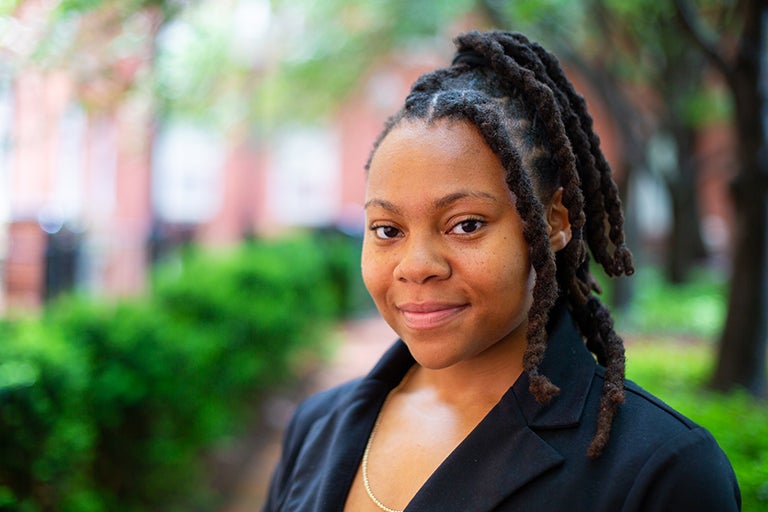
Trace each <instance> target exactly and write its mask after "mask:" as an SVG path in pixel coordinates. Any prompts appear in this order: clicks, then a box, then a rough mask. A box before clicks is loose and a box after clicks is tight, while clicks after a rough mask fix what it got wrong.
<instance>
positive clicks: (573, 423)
mask: <svg viewBox="0 0 768 512" xmlns="http://www.w3.org/2000/svg"><path fill="white" fill-rule="evenodd" d="M413 364H415V361H414V360H413V358H412V357H411V355H410V353H409V352H408V349H407V347H406V346H405V344H404V343H403V342H402V341H398V342H397V343H395V344H394V345H393V346H392V347H391V348H390V349H389V350H388V351H387V353H386V354H385V355H384V356H383V358H382V359H381V360H380V361H379V362H378V364H377V365H376V367H375V368H374V369H373V370H372V371H371V372H370V373H369V374H368V375H367V376H366V377H364V378H362V379H358V380H355V381H352V382H349V383H346V384H343V385H341V386H339V387H336V388H333V389H331V390H328V391H324V392H322V393H319V394H317V395H315V396H313V397H310V398H309V399H307V400H306V401H304V402H303V403H302V404H301V405H300V406H299V408H298V410H297V411H296V414H295V415H294V417H293V419H292V421H291V423H290V425H289V426H288V429H287V431H286V433H285V439H284V445H283V454H282V459H281V460H280V463H279V464H278V466H277V469H276V471H275V474H274V476H273V480H272V484H271V487H270V491H269V496H268V498H267V503H266V504H265V506H264V509H263V510H264V511H265V512H273V511H285V512H300V511H315V512H319V511H340V510H342V509H343V507H344V503H345V500H346V496H347V493H348V491H349V488H350V486H351V485H352V480H353V479H354V477H355V473H356V471H357V468H358V466H359V464H360V460H361V458H362V454H363V450H364V448H365V444H366V442H367V440H368V436H369V434H370V432H371V429H372V428H373V424H374V422H375V420H376V416H377V415H378V412H379V409H380V408H381V406H382V403H383V402H384V399H385V398H386V396H387V394H388V393H389V391H390V390H392V389H393V388H394V387H395V386H397V385H398V384H399V383H400V381H401V380H402V378H403V377H404V376H405V374H406V372H407V371H408V369H409V368H410V367H411V366H412V365H413ZM540 368H541V372H542V373H543V374H545V375H547V376H548V377H549V378H550V379H551V380H552V382H554V383H555V384H556V385H558V386H559V387H560V390H561V392H560V395H558V396H557V397H555V398H554V399H553V400H552V401H551V402H550V403H549V404H547V405H542V404H539V403H538V402H536V400H535V399H534V398H533V396H532V395H531V394H530V392H529V391H528V377H527V375H526V374H525V373H524V374H523V375H522V376H521V377H520V378H519V379H518V380H517V382H516V383H515V384H514V386H512V387H511V388H510V389H509V391H507V393H506V394H505V395H504V396H503V397H502V399H501V401H500V402H499V403H498V404H497V405H496V406H495V407H494V408H493V409H492V410H491V411H490V412H489V413H488V415H487V416H486V417H485V418H484V419H483V420H482V421H481V422H480V424H478V426H477V427H476V428H475V429H474V430H473V431H472V432H471V433H470V434H469V436H467V438H466V439H465V440H464V441H463V442H462V443H461V444H460V445H459V446H458V447H457V448H456V449H455V450H454V451H453V452H452V453H451V454H450V455H449V456H448V458H447V459H446V460H445V461H444V462H443V463H442V464H441V465H440V467H438V468H437V470H436V471H435V472H434V473H433V474H432V476H431V477H430V478H429V479H428V480H427V482H426V483H425V484H424V486H423V487H422V488H421V490H420V491H419V492H418V493H417V494H416V496H414V498H413V500H412V501H411V503H410V504H409V505H408V507H407V508H406V509H405V510H406V511H441V512H450V511H456V512H459V511H460V512H470V511H491V510H494V511H515V512H519V511H589V512H599V511H605V512H619V511H623V512H630V511H676V512H681V511H682V512H685V511H697V512H730V511H737V510H740V509H741V498H740V494H739V488H738V484H737V482H736V477H735V475H734V473H733V469H732V468H731V465H730V463H729V462H728V459H727V458H726V456H725V454H724V453H723V452H722V450H721V449H720V447H719V446H718V445H717V443H716V441H715V440H714V438H713V437H712V436H711V435H710V433H709V432H707V431H706V430H705V429H704V428H702V427H700V426H698V425H696V424H695V423H693V422H692V421H690V420H689V419H687V418H685V417H684V416H682V415H681V414H680V413H678V412H676V411H675V410H673V409H672V408H670V407H669V406H667V405H666V404H664V403H663V402H661V401H660V400H659V399H657V398H655V397H654V396H652V395H650V394H649V393H648V392H646V391H645V390H643V389H641V388H640V387H639V386H637V385H635V384H634V383H632V382H629V381H628V382H627V383H626V385H625V390H626V402H625V403H624V404H623V405H621V406H620V407H619V410H618V412H617V414H616V417H615V419H614V423H613V428H612V430H611V439H610V441H609V442H608V445H607V446H606V448H605V450H604V452H603V454H602V455H601V456H600V457H599V458H598V459H596V460H591V459H590V458H589V457H587V455H586V452H587V447H588V446H589V443H590V441H591V439H592V437H593V435H594V432H595V428H596V418H597V409H598V403H599V401H600V394H601V387H602V384H603V380H604V369H603V368H602V367H601V366H598V365H597V364H596V362H595V360H594V358H593V356H592V355H591V354H590V353H589V351H588V350H587V349H586V347H585V346H584V343H583V340H582V338H581V336H580V334H579V333H578V331H577V330H576V327H575V326H574V324H573V321H572V319H571V317H570V315H569V314H568V312H567V311H565V310H564V309H563V310H561V312H560V313H558V314H557V318H556V319H555V322H554V329H553V330H552V335H551V336H550V340H549V343H548V348H547V352H546V356H545V358H544V361H543V363H542V365H541V367H540Z"/></svg>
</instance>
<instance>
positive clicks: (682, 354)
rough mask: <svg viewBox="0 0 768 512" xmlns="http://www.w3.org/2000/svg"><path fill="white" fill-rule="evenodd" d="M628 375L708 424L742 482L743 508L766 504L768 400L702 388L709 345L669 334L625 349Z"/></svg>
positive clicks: (707, 370)
mask: <svg viewBox="0 0 768 512" xmlns="http://www.w3.org/2000/svg"><path fill="white" fill-rule="evenodd" d="M627 354H628V355H627V377H628V378H630V379H632V380H635V381H636V382H638V383H639V384H640V385H642V386H644V387H645V388H646V389H648V390H649V391H651V392H652V393H654V394H655V395H657V396H658V397H660V398H661V399H663V400H664V401H666V402H667V403H669V404H670V405H671V406H672V407H674V408H675V409H677V410H679V411H680V412H682V413H683V414H685V415H686V416H688V417H690V418H691V419H692V420H694V421H696V422H697V423H699V424H700V425H703V426H704V427H706V428H707V429H708V430H709V431H710V432H712V434H713V435H714V436H715V438H716V439H717V441H718V443H719V444H720V446H721V447H722V448H723V450H724V451H725V453H726V454H727V455H728V458H729V459H730V461H731V464H732V465H733V467H734V471H735V472H736V476H737V478H738V480H739V485H740V486H741V492H742V498H743V510H745V511H746V512H751V511H758V510H766V508H768V406H766V403H765V402H760V401H758V400H756V399H754V398H752V397H750V396H749V394H748V393H746V392H735V393H731V394H728V395H722V394H718V393H714V392H709V391H706V390H705V389H704V385H705V384H704V383H705V379H706V378H707V377H708V376H709V375H710V373H711V369H712V366H713V364H714V360H713V354H712V350H711V348H710V347H707V346H706V345H702V344H693V343H690V342H688V343H686V342H680V341H675V340H672V339H667V340H658V339H656V340H654V341H653V342H648V341H643V342H636V343H632V344H630V345H629V347H628V349H627Z"/></svg>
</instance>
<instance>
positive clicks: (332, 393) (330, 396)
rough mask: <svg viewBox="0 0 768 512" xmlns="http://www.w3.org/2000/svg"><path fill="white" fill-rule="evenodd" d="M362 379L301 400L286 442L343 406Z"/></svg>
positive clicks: (286, 435) (287, 430)
mask: <svg viewBox="0 0 768 512" xmlns="http://www.w3.org/2000/svg"><path fill="white" fill-rule="evenodd" d="M360 381H361V379H355V380H351V381H348V382H345V383H344V384H340V385H338V386H335V387H333V388H330V389H326V390H324V391H320V392H318V393H315V394H313V395H310V396H309V397H308V398H306V399H304V400H303V401H301V402H300V403H299V405H298V406H297V407H296V411H295V412H294V414H293V417H292V419H291V422H290V424H289V425H288V428H287V429H286V434H285V437H286V442H290V438H291V437H295V436H299V437H303V436H302V435H301V432H306V431H307V430H308V429H309V428H310V427H311V426H312V425H313V424H314V423H316V422H317V421H319V420H320V419H322V418H324V417H326V416H328V415H329V414H332V413H333V412H334V411H335V410H337V409H338V408H339V407H341V406H342V405H343V403H345V402H346V401H347V400H348V398H349V397H350V396H351V395H352V393H353V391H354V390H355V389H356V388H357V387H358V386H359V384H360Z"/></svg>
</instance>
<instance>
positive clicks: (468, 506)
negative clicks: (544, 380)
mask: <svg viewBox="0 0 768 512" xmlns="http://www.w3.org/2000/svg"><path fill="white" fill-rule="evenodd" d="M553 313H554V314H553V318H552V320H553V322H552V325H551V329H550V333H551V334H550V337H549V341H548V343H547V350H546V353H545V357H544V360H543V362H542V364H541V367H540V368H541V372H542V373H543V374H544V375H547V376H548V377H549V378H550V379H551V380H552V382H554V383H555V384H556V385H557V386H559V387H560V394H559V395H558V396H557V397H555V398H554V399H552V401H551V402H550V403H548V404H540V403H538V402H537V401H536V399H535V398H534V397H533V396H532V395H531V393H530V391H529V390H528V387H529V382H530V381H529V379H528V375H527V374H525V373H524V374H523V375H521V376H520V378H519V379H518V380H517V382H516V383H515V385H514V386H513V387H512V388H511V389H510V390H509V391H507V393H506V394H505V395H504V397H503V398H502V399H501V401H500V402H499V403H498V404H497V405H496V407H494V408H493V409H492V410H491V411H490V412H489V413H488V415H487V416H486V417H485V418H484V419H483V421H482V422H480V424H479V425H478V426H477V428H476V429H475V430H474V431H473V432H472V433H471V434H470V435H469V436H468V437H467V439H465V440H464V441H463V442H462V443H461V444H460V445H459V446H458V447H457V448H456V450H455V451H454V452H453V453H452V454H451V455H450V456H449V457H448V458H447V459H446V460H445V461H444V462H443V464H442V465H441V466H440V467H439V468H438V469H437V471H435V473H434V474H433V475H432V476H431V477H430V479H429V480H427V482H426V483H425V484H424V487H422V489H421V490H420V491H419V492H418V493H417V494H416V496H415V497H414V499H413V500H412V501H411V503H410V504H409V505H408V507H407V508H406V511H417V510H441V511H456V512H459V511H463V512H468V511H487V510H493V509H494V508H495V507H497V506H498V505H499V504H500V503H501V502H502V501H503V500H504V499H506V498H507V497H509V496H510V495H512V494H513V493H515V492H516V491H517V490H519V489H520V488H521V487H523V486H524V485H526V484H527V483H529V482H531V481H533V480H534V479H536V478H537V477H539V476H541V475H542V474H543V473H545V472H546V471H549V470H551V469H553V468H555V467H557V466H559V465H561V464H563V463H564V461H565V459H564V457H563V456H562V455H561V454H560V453H559V452H558V451H557V450H555V449H554V448H553V447H552V446H550V445H549V444H548V443H547V442H545V441H544V440H543V439H542V438H541V437H539V435H538V434H537V433H536V432H535V430H538V429H545V430H549V429H563V428H572V427H576V426H577V425H578V424H579V422H580V421H581V416H582V413H583V411H584V404H585V401H586V396H587V392H588V390H589V387H590V384H591V382H592V379H593V378H594V373H595V364H596V363H595V360H594V358H593V357H592V355H591V354H590V353H589V351H588V350H587V349H586V347H585V346H584V341H583V339H582V338H581V335H580V334H579V333H578V331H577V330H576V327H575V325H574V324H573V320H572V318H571V316H570V314H569V313H568V311H567V310H566V308H565V307H559V308H555V310H553Z"/></svg>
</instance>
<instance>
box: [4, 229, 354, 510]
mask: <svg viewBox="0 0 768 512" xmlns="http://www.w3.org/2000/svg"><path fill="white" fill-rule="evenodd" d="M352 247H354V245H353V244H352V242H351V241H350V240H348V239H346V238H345V237H343V236H341V235H338V236H335V237H332V236H330V235H329V236H325V237H319V236H315V237H310V236H306V237H295V238H291V239H286V240H280V241H269V242H267V241H258V242H251V243H248V244H246V245H244V246H242V247H240V248H238V249H236V250H232V251H229V252H227V253H215V254H214V253H209V252H203V251H199V250H190V251H189V252H187V253H186V254H184V255H183V257H182V258H181V259H180V260H179V261H177V262H174V263H167V264H165V265H163V266H162V267H161V268H159V269H158V271H157V277H156V279H155V283H154V290H153V293H152V294H151V295H149V296H147V297H143V298H140V299H138V298H137V299H130V300H127V299H126V300H121V301H118V302H116V303H99V302H97V301H95V300H93V299H89V298H83V297H67V298H64V299H62V300H60V301H59V302H57V303H56V304H55V305H54V306H53V307H52V308H50V310H49V311H47V312H46V314H45V316H44V317H43V318H41V319H40V320H39V321H25V322H22V321H6V322H5V323H3V324H0V335H2V337H3V339H4V343H3V344H0V452H2V453H3V457H2V458H0V509H2V510H5V509H6V508H3V507H10V509H12V510H28V511H30V512H32V511H49V510H64V511H69V510H71V511H89V510H94V511H96V510H114V511H152V510H163V511H173V510H189V509H190V508H199V507H203V508H210V507H211V506H213V502H214V501H215V495H214V494H213V492H212V491H211V490H210V489H208V488H207V487H206V486H205V474H204V468H203V467H202V465H201V464H200V457H201V455H202V454H203V453H204V452H205V449H206V448H210V447H211V446H213V445H215V444H216V442H217V441H219V440H221V439H224V438H227V437H230V436H232V435H236V434H237V431H238V425H244V424H246V423H247V421H246V420H248V419H249V418H250V417H252V416H253V414H254V411H255V410H256V409H257V408H255V407H254V406H255V404H256V403H257V399H258V397H259V396H261V395H262V394H263V393H265V392H266V390H268V389H270V388H273V387H274V386H276V385H279V384H281V383H285V382H287V381H289V380H290V379H291V378H293V377H294V376H295V374H296V372H297V371H299V369H300V368H301V364H302V362H303V361H302V358H306V356H307V355H310V354H313V353H316V352H317V351H318V349H320V348H321V347H322V343H323V339H324V337H323V334H324V326H325V325H327V324H328V323H329V322H330V321H331V320H332V319H334V318H336V317H338V315H340V314H342V313H344V311H343V310H342V308H344V307H346V306H345V303H344V302H345V297H348V296H349V290H350V289H351V288H353V287H354V286H356V284H354V276H355V273H354V272H355V270H353V269H356V268H357V264H356V263H354V264H352V259H351V258H350V257H348V256H347V255H348V254H350V253H352V252H354V249H352ZM350 265H352V266H351V267H350ZM313 357H315V356H313Z"/></svg>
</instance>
